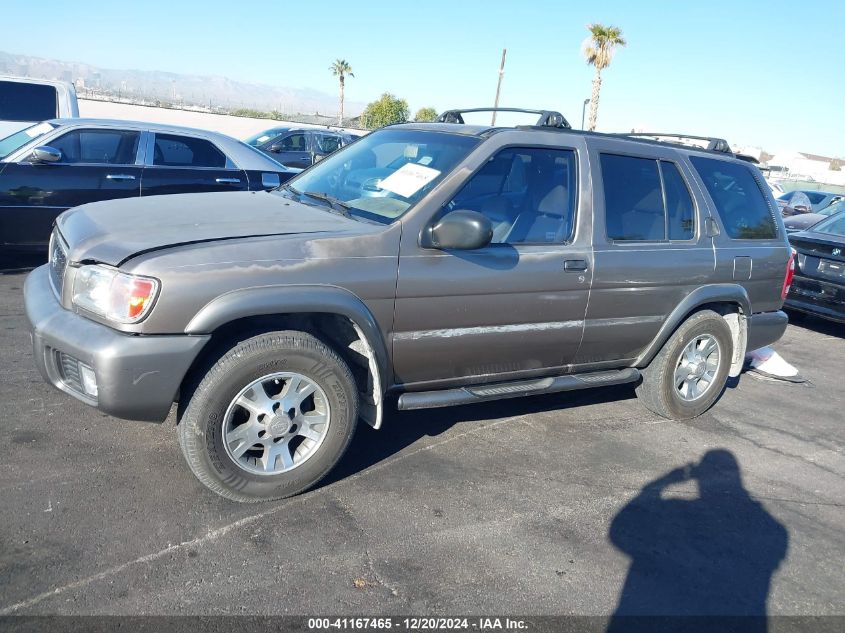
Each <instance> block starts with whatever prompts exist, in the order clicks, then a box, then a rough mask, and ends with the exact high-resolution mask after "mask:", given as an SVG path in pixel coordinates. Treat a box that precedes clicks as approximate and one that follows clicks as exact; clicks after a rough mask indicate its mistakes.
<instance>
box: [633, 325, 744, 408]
mask: <svg viewBox="0 0 845 633" xmlns="http://www.w3.org/2000/svg"><path fill="white" fill-rule="evenodd" d="M732 358H733V337H732V335H731V330H730V328H729V327H728V324H727V323H726V322H725V319H724V318H722V316H721V315H719V314H717V313H716V312H713V311H712V310H702V311H701V312H696V313H695V314H693V315H692V316H691V317H690V318H688V319H687V320H686V321H684V323H682V324H681V326H680V327H679V328H678V329H677V330H676V331H675V333H674V334H673V335H672V336H671V337H670V338H669V340H668V341H666V344H665V345H664V346H663V349H661V350H660V353H658V354H657V356H655V357H654V360H652V361H651V363H650V364H649V366H648V367H646V368H645V369H643V370H642V375H643V379H642V382H641V383H640V384H639V385H638V386H637V397H639V398H640V401H641V402H642V403H643V405H645V407H646V408H647V409H650V410H651V411H653V412H654V413H656V414H658V415H660V416H663V417H664V418H669V419H672V420H687V419H690V418H694V417H696V416H699V415H701V414H702V413H704V412H705V411H707V410H708V409H709V408H710V407H711V406H713V403H715V402H716V400H717V399H718V398H719V396H720V395H721V394H722V391H724V389H725V383H726V382H727V380H728V371H729V370H730V366H731V359H732Z"/></svg>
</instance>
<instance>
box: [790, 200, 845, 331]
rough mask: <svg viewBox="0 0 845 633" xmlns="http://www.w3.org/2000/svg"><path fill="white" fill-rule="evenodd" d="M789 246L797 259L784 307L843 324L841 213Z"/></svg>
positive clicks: (844, 232)
mask: <svg viewBox="0 0 845 633" xmlns="http://www.w3.org/2000/svg"><path fill="white" fill-rule="evenodd" d="M789 242H790V243H791V244H792V248H794V249H795V251H796V252H797V256H796V258H795V276H794V277H793V279H792V286H791V288H790V290H789V295H788V296H787V298H786V304H785V305H786V307H787V308H790V309H792V310H798V311H800V312H806V313H810V314H815V315H817V316H820V317H823V318H825V319H830V320H832V321H839V322H843V323H845V211H840V212H839V213H836V214H834V215H832V216H830V217H828V218H825V219H824V220H823V221H821V222H819V223H818V224H816V225H815V226H813V227H812V228H810V229H809V230H807V231H803V232H800V233H793V234H791V235H790V236H789Z"/></svg>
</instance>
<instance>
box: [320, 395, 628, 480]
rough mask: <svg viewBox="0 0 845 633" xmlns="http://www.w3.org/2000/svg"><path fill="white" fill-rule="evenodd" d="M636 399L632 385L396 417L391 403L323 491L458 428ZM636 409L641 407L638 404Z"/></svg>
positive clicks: (360, 433)
mask: <svg viewBox="0 0 845 633" xmlns="http://www.w3.org/2000/svg"><path fill="white" fill-rule="evenodd" d="M634 397H635V396H634V389H633V386H632V385H617V386H611V387H601V388H594V389H585V390H581V391H570V392H564V393H556V394H549V395H543V396H530V397H524V398H514V399H508V400H497V401H494V402H485V403H480V404H471V405H463V406H453V407H444V408H441V409H423V410H419V411H396V410H395V407H394V406H393V403H387V405H386V406H385V419H384V421H383V422H382V428H381V429H379V430H378V431H376V430H375V429H373V428H371V427H370V426H368V425H367V424H365V423H360V424H359V426H358V429H357V430H356V432H355V436H354V437H353V439H352V443H351V445H350V446H349V449H348V450H347V451H346V453H345V455H344V456H343V457H342V458H341V461H340V462H339V463H338V464H337V466H335V468H334V469H333V470H332V472H331V473H329V475H328V477H326V479H324V480H323V481H322V482H321V484H320V486H325V485H328V484H330V483H333V482H336V481H339V480H341V479H344V478H346V477H349V476H350V475H354V474H356V473H358V472H361V471H363V470H366V469H367V468H369V467H371V466H374V465H375V464H378V463H379V462H382V461H384V460H385V459H388V458H389V457H392V456H393V455H395V454H397V453H399V452H400V451H402V450H403V449H405V448H407V447H408V446H411V445H412V444H414V443H416V442H417V441H419V440H420V439H422V438H423V437H426V436H428V437H436V436H438V435H441V434H442V433H445V432H446V431H448V430H449V429H451V428H452V427H453V426H455V425H456V424H458V423H463V422H484V421H489V420H497V419H503V418H507V417H511V416H517V415H530V414H532V413H540V412H543V411H553V410H555V409H568V408H572V407H579V406H585V405H590V404H601V403H605V402H614V401H619V400H627V399H633V398H634ZM634 406H639V405H638V404H636V403H634Z"/></svg>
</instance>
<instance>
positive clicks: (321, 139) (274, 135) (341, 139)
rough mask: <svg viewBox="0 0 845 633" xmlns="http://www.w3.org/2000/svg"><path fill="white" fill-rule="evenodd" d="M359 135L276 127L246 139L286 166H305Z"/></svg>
mask: <svg viewBox="0 0 845 633" xmlns="http://www.w3.org/2000/svg"><path fill="white" fill-rule="evenodd" d="M356 138H357V137H355V136H353V135H351V134H348V133H346V132H336V131H334V130H330V129H320V128H292V127H274V128H270V129H269V130H264V131H263V132H259V133H258V134H256V135H254V136H251V137H249V138H248V139H246V143H248V144H250V145H252V146H253V147H255V148H257V149H259V150H261V151H262V152H266V153H267V154H269V155H270V156H272V157H273V159H274V160H276V161H278V162H280V163H281V164H282V165H285V166H286V167H298V168H300V169H305V168H306V167H310V166H311V165H313V164H314V163H316V162H317V161H318V160H321V159H323V158H325V157H326V156H328V155H329V154H331V153H332V152H335V151H337V150H339V149H340V148H341V147H343V146H344V145H348V144H349V143H351V142H352V141H354V140H355V139H356Z"/></svg>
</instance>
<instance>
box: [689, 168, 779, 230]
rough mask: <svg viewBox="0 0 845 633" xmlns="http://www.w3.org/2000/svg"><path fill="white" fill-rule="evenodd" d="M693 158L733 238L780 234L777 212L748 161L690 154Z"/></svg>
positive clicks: (726, 228)
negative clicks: (776, 218) (748, 165)
mask: <svg viewBox="0 0 845 633" xmlns="http://www.w3.org/2000/svg"><path fill="white" fill-rule="evenodd" d="M690 161H691V162H692V164H693V167H695V169H696V171H697V172H698V175H699V176H701V180H702V181H703V182H704V187H705V188H706V189H707V192H708V193H709V194H710V197H711V198H712V199H713V204H715V205H716V210H717V211H718V212H719V215H720V216H721V218H722V223H723V224H724V225H725V230H726V231H727V233H728V235H729V236H730V237H732V238H734V239H745V240H747V239H752V240H753V239H757V240H765V239H772V238H775V237H777V234H778V229H777V224H776V223H775V217H774V213H773V211H772V209H771V208H770V207H769V204H768V202H767V201H766V197H765V196H764V195H763V191H762V189H760V185H759V184H758V183H757V179H756V178H755V177H754V175H753V174H752V172H751V169H749V168H748V167H747V166H746V165H744V164H740V163H735V162H732V161H727V160H718V159H715V158H704V157H702V156H690Z"/></svg>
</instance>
